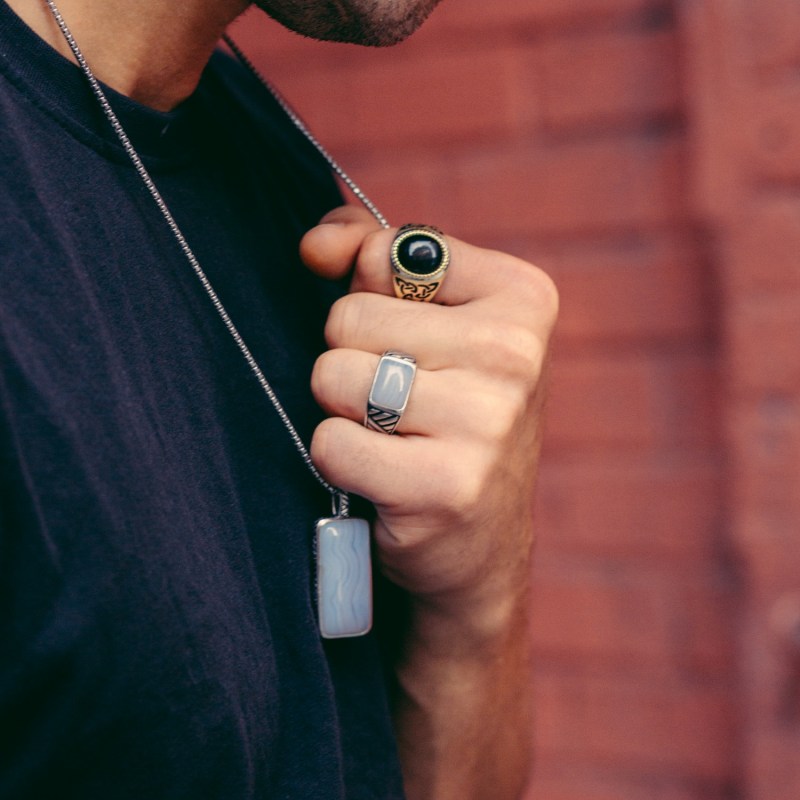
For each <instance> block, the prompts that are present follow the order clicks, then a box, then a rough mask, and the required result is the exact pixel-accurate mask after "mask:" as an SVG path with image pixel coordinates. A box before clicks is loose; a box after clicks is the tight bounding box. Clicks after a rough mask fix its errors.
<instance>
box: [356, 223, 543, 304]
mask: <svg viewBox="0 0 800 800" xmlns="http://www.w3.org/2000/svg"><path fill="white" fill-rule="evenodd" d="M395 233H396V229H392V230H383V229H382V230H378V231H375V232H373V233H370V234H369V235H368V236H367V237H366V239H365V240H364V243H363V244H362V246H361V249H360V250H359V253H358V257H357V260H356V265H355V271H354V273H353V281H352V284H351V287H350V291H351V292H374V293H377V294H384V295H389V296H392V297H394V295H395V291H394V282H393V275H392V268H391V261H390V253H391V248H392V241H393V239H394V236H395ZM445 239H446V240H447V243H448V246H449V248H450V266H449V268H448V270H447V272H446V273H445V275H444V277H443V278H442V284H441V287H440V289H439V291H438V293H437V294H436V299H435V300H434V301H433V302H435V303H438V304H440V305H450V306H456V305H463V304H465V303H469V302H471V301H474V300H479V299H481V298H487V297H492V296H494V295H498V294H503V295H505V296H507V297H508V298H510V300H509V301H508V303H507V304H506V305H507V307H508V309H509V311H513V309H514V308H515V307H523V306H524V307H525V308H526V310H527V313H530V311H531V310H535V309H537V308H540V307H542V306H543V305H545V304H551V303H553V301H554V299H555V289H554V287H553V285H552V282H551V281H550V279H549V278H548V277H547V275H545V274H544V273H543V272H542V271H541V270H539V269H537V268H536V267H534V266H533V265H532V264H529V263H527V262H525V261H522V260H520V259H518V258H515V257H514V256H509V255H506V254H505V253H499V252H497V251H494V250H485V249H483V248H480V247H473V246H472V245H469V244H467V243H466V242H462V241H461V240H459V239H456V238H454V237H452V236H447V235H445ZM410 302H415V301H410Z"/></svg>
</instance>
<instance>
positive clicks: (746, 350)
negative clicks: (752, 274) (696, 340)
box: [727, 291, 800, 394]
mask: <svg viewBox="0 0 800 800" xmlns="http://www.w3.org/2000/svg"><path fill="white" fill-rule="evenodd" d="M727 329H728V330H727V340H728V341H727V344H728V347H729V348H730V351H731V353H732V354H733V357H732V363H731V373H732V374H731V377H732V379H733V382H734V386H735V387H736V388H737V389H740V390H741V391H746V392H763V391H770V392H773V393H783V394H791V393H793V392H796V391H798V389H800V358H798V343H799V342H800V291H795V292H787V293H783V294H777V293H776V294H774V295H761V296H759V297H752V298H750V297H744V298H738V297H737V298H735V299H734V300H733V301H732V302H731V304H730V307H729V311H728V314H727Z"/></svg>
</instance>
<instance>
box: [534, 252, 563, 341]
mask: <svg viewBox="0 0 800 800" xmlns="http://www.w3.org/2000/svg"><path fill="white" fill-rule="evenodd" d="M527 283H528V286H529V291H530V292H531V293H532V295H533V304H534V305H535V308H536V311H537V313H538V314H539V315H540V316H541V318H542V321H543V322H544V324H545V326H546V327H547V329H548V330H550V329H551V328H552V327H553V326H554V325H555V323H556V319H557V318H558V308H559V296H558V288H557V287H556V284H555V282H554V281H553V279H552V278H551V277H550V276H549V275H548V274H547V273H546V272H545V271H544V270H542V269H539V268H538V267H535V266H533V265H530V266H529V270H528V281H527Z"/></svg>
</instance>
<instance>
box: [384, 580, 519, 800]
mask: <svg viewBox="0 0 800 800" xmlns="http://www.w3.org/2000/svg"><path fill="white" fill-rule="evenodd" d="M527 612H528V594H527V592H524V593H522V594H520V596H519V597H517V598H515V600H514V602H513V603H512V605H511V607H510V608H508V609H506V610H503V611H501V612H498V613H497V615H496V618H494V619H492V621H491V624H490V625H488V626H486V625H484V626H481V627H482V628H483V629H482V630H477V631H476V630H475V627H474V626H473V625H472V624H471V621H469V620H465V619H460V618H459V617H458V616H457V615H456V616H452V617H450V616H445V615H442V614H439V613H437V612H426V611H425V610H424V609H418V610H417V611H415V621H414V624H413V627H412V633H411V638H410V641H409V645H408V648H407V651H406V653H405V654H404V656H403V659H402V661H401V662H400V663H399V664H398V665H397V680H398V689H397V696H396V698H395V708H394V715H395V727H396V731H397V737H398V743H399V747H400V757H401V761H402V765H403V773H404V778H405V784H406V791H407V794H408V798H409V800H450V798H457V799H458V800H483V799H484V798H486V799H487V800H488V799H489V798H490V799H491V800H512V799H514V800H515V799H516V798H518V797H520V796H521V794H522V791H523V789H524V787H525V785H526V782H527V778H528V774H529V770H530V762H531V738H532V737H531V718H532V710H533V700H532V697H531V674H530V673H531V645H530V635H529V626H528V613H527Z"/></svg>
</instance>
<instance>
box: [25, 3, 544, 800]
mask: <svg viewBox="0 0 800 800" xmlns="http://www.w3.org/2000/svg"><path fill="white" fill-rule="evenodd" d="M9 2H10V5H11V7H12V8H13V9H14V10H15V11H16V12H17V13H18V14H19V15H20V16H21V17H22V18H23V19H24V20H25V21H26V22H27V23H28V24H29V25H30V26H31V27H32V28H33V29H34V30H36V31H37V32H38V33H39V34H40V35H41V36H42V37H43V38H44V39H46V40H47V41H49V42H50V43H51V44H52V45H53V46H54V47H56V48H57V49H58V50H59V51H61V52H62V53H64V54H65V56H67V57H70V53H69V51H68V49H67V48H66V45H65V44H64V43H63V40H62V38H61V34H60V32H59V31H58V29H57V28H56V27H55V25H54V23H53V20H52V19H51V17H50V15H49V11H48V9H47V8H46V6H45V5H44V3H43V2H41V1H40V0H36V1H34V0H9ZM435 4H436V0H263V7H264V8H265V10H266V11H267V12H268V13H270V14H271V15H272V16H274V17H276V18H277V19H279V20H280V21H281V22H283V23H284V24H285V25H287V26H289V27H292V28H294V29H296V30H298V31H299V32H301V33H304V34H306V35H310V36H315V37H318V38H326V39H338V40H344V41H356V42H361V43H364V44H370V45H380V44H388V43H391V42H393V41H397V40H399V39H401V38H403V37H404V36H406V35H408V34H409V33H410V32H411V31H412V30H413V29H414V28H416V27H417V26H418V25H419V24H420V23H421V22H422V21H423V20H424V19H425V17H426V16H427V15H428V13H429V12H430V11H431V9H432V8H433V6H434V5H435ZM248 5H249V3H248V2H246V0H182V2H167V3H165V2H164V0H137V2H132V1H131V0H102V2H100V1H99V0H61V1H60V2H59V8H60V10H61V12H62V14H63V15H64V17H65V19H66V20H67V22H68V24H69V25H70V27H71V29H72V31H73V34H74V35H75V38H76V39H77V41H78V43H79V44H80V46H81V48H82V50H83V52H84V54H85V55H86V56H87V58H88V59H89V61H90V64H91V65H92V68H93V69H94V71H95V73H96V75H97V76H98V78H100V79H101V80H102V81H104V82H105V83H107V84H109V85H111V86H113V87H114V88H115V89H117V90H118V91H120V92H123V93H124V94H127V95H128V96H130V97H131V98H133V99H135V100H138V101H139V102H142V103H144V104H147V105H150V106H152V107H153V108H157V109H161V110H167V109H170V108H173V107H174V106H175V105H176V104H177V103H179V102H180V101H181V100H183V99H185V98H186V97H187V96H188V95H189V94H190V93H191V92H192V90H193V89H194V87H195V86H196V84H197V82H198V80H199V77H200V74H201V72H202V70H203V67H204V66H205V63H206V61H207V60H208V58H209V56H210V54H211V52H212V50H213V48H214V46H215V44H216V42H217V41H218V39H219V36H220V35H221V33H222V32H223V30H224V29H225V27H226V26H227V25H228V24H229V23H230V22H231V21H232V20H233V19H234V18H235V17H236V16H238V14H240V13H241V12H242V11H244V10H245V8H246V7H247V6H248ZM394 233H395V231H384V230H381V229H380V228H379V227H378V226H377V224H376V223H375V221H374V220H373V219H372V217H371V216H370V215H369V214H368V213H367V212H366V211H364V210H363V209H356V208H350V207H345V208H340V209H337V210H336V211H334V212H332V213H330V214H329V215H327V216H326V217H325V219H324V220H323V221H322V223H321V224H320V225H318V226H317V227H315V228H313V229H312V230H311V231H309V232H308V233H307V234H306V236H305V238H304V239H303V241H302V244H301V255H302V257H303V260H304V261H305V263H306V264H307V265H308V267H309V268H310V269H312V270H313V271H315V272H317V273H318V274H320V275H323V276H325V277H329V278H334V277H341V276H343V275H345V274H347V273H349V272H351V271H352V276H353V277H352V286H351V291H350V293H349V294H348V295H347V296H346V297H344V298H342V299H341V300H340V301H338V302H337V303H336V304H335V305H334V307H333V308H332V310H331V313H330V317H329V319H328V323H327V328H326V335H327V340H328V345H329V348H330V349H329V350H328V351H327V352H325V353H324V354H323V355H322V356H321V357H320V358H319V360H318V362H317V364H316V367H315V370H314V374H313V379H312V387H311V388H312V391H313V393H314V396H315V397H316V399H317V401H318V402H319V403H320V405H321V406H322V407H323V408H324V409H325V410H326V411H327V412H328V413H329V414H330V417H329V418H328V419H327V420H325V421H324V422H323V423H322V424H321V425H320V426H319V428H318V429H317V430H316V432H315V434H314V437H313V440H312V443H311V454H312V458H313V459H314V461H315V463H316V464H317V466H318V467H319V468H320V470H321V471H322V473H323V474H324V475H325V477H326V478H327V479H328V480H330V481H331V482H333V483H335V484H337V485H338V486H341V487H343V488H345V489H347V490H348V491H352V492H356V493H358V494H360V495H362V496H364V497H366V498H368V499H369V500H371V501H372V502H373V503H374V504H375V507H376V509H377V521H376V525H375V541H376V545H377V551H378V556H379V560H380V563H381V565H382V568H383V570H384V571H385V573H386V574H387V575H388V576H389V577H390V578H391V579H392V581H394V582H395V583H396V584H397V585H398V586H400V587H402V589H403V590H404V591H405V592H406V596H407V598H408V602H409V622H408V628H407V630H406V631H404V632H403V636H404V640H403V641H402V642H401V643H400V645H401V646H400V647H399V648H398V653H399V656H398V658H397V663H396V664H395V670H396V675H397V682H398V691H397V696H396V699H395V708H394V715H395V725H396V731H397V736H398V743H399V747H400V755H401V761H402V765H403V772H404V777H405V781H406V789H407V793H408V796H409V799H410V800H422V799H423V798H432V799H433V800H450V798H453V799H454V800H455V799H456V798H457V799H458V800H483V799H484V798H485V799H486V800H490V799H491V800H506V799H509V800H510V798H515V797H518V796H520V794H521V793H522V791H523V789H524V786H525V784H526V782H527V780H528V778H529V771H530V745H529V743H530V741H531V730H530V725H531V710H532V699H531V694H530V692H531V690H530V659H531V653H530V640H529V636H528V612H529V599H530V598H529V593H530V574H531V550H532V546H533V540H534V523H533V516H532V510H531V496H532V490H533V485H534V481H535V477H536V472H537V466H538V460H539V449H540V434H541V419H542V404H543V398H544V385H545V380H544V377H543V376H544V372H545V367H546V363H547V351H548V341H549V338H550V334H551V331H552V328H553V325H554V323H555V319H556V314H557V306H558V302H557V295H556V291H555V289H554V287H553V284H552V282H551V281H550V279H549V278H548V277H547V276H546V275H545V274H544V273H542V272H541V271H540V270H538V269H537V268H536V267H534V266H532V265H530V264H527V263H525V262H523V261H520V260H519V259H516V258H514V257H512V256H509V255H504V254H502V253H498V252H493V251H489V250H483V249H480V248H476V247H472V246H470V245H467V244H465V243H463V242H460V241H457V240H455V239H452V238H451V239H449V242H450V246H451V250H452V266H451V268H450V270H449V272H448V275H447V278H446V280H445V281H444V284H443V286H442V288H441V290H440V291H439V294H438V295H437V297H436V302H435V303H431V304H423V303H414V302H406V301H401V300H397V299H396V298H395V297H394V293H393V290H392V285H391V281H390V273H389V269H388V263H389V250H390V246H391V241H392V237H393V236H394ZM389 349H394V350H402V351H406V352H409V353H412V354H414V356H415V357H416V359H417V363H418V373H417V379H416V382H415V384H414V387H413V391H412V394H411V397H410V401H409V405H408V409H407V411H406V413H405V415H404V417H403V419H402V421H401V423H400V426H399V427H398V435H395V436H386V435H384V434H380V433H376V432H374V431H369V430H367V429H365V428H364V427H363V426H362V424H361V422H362V419H363V414H364V408H365V404H366V398H367V395H368V392H369V386H370V383H371V380H372V375H373V373H374V371H375V367H376V365H377V363H378V360H379V357H380V354H381V353H382V352H383V351H385V350H389Z"/></svg>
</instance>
